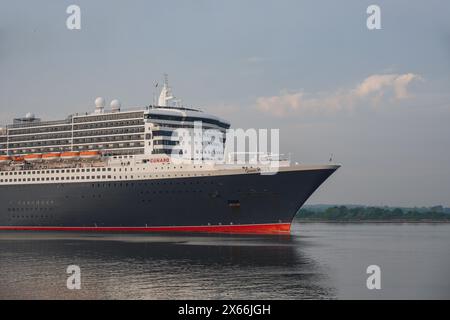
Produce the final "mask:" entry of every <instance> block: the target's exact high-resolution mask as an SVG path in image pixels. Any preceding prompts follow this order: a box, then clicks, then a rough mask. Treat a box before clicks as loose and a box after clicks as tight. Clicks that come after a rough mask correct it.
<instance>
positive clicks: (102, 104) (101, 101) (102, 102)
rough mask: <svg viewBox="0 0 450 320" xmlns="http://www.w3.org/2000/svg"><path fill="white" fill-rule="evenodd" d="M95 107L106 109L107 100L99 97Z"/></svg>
mask: <svg viewBox="0 0 450 320" xmlns="http://www.w3.org/2000/svg"><path fill="white" fill-rule="evenodd" d="M95 106H96V107H97V108H104V107H105V98H102V97H98V98H97V99H95Z"/></svg>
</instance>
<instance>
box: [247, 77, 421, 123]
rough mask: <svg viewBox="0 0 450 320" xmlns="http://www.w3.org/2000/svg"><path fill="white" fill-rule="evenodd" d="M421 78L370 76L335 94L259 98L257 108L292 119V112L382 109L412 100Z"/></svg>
mask: <svg viewBox="0 0 450 320" xmlns="http://www.w3.org/2000/svg"><path fill="white" fill-rule="evenodd" d="M419 79H421V77H420V76H418V75H416V74H413V73H407V74H375V75H371V76H369V77H367V78H366V79H364V80H363V81H362V82H361V83H359V84H358V85H356V86H355V87H354V88H353V89H350V90H342V89H341V90H337V91H335V92H332V93H317V94H314V95H312V94H307V93H305V92H303V91H299V92H288V91H287V90H284V91H282V92H281V94H280V95H277V96H272V97H260V98H258V99H257V100H256V108H257V109H258V110H260V111H262V112H265V113H270V114H272V115H275V116H280V117H282V116H289V115H290V114H293V113H306V114H323V113H335V112H339V111H351V110H353V109H354V108H356V107H363V106H368V105H369V106H370V105H372V106H375V107H376V106H379V105H381V104H382V103H383V102H386V99H388V100H389V101H390V102H396V101H400V100H404V99H407V98H410V97H411V94H410V93H409V92H408V86H409V85H410V84H411V82H413V81H415V80H419Z"/></svg>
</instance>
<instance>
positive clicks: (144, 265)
mask: <svg viewBox="0 0 450 320" xmlns="http://www.w3.org/2000/svg"><path fill="white" fill-rule="evenodd" d="M40 239H41V240H40V241H36V240H37V237H36V238H34V239H33V240H31V241H28V240H26V241H16V240H13V241H2V247H3V248H4V249H5V251H4V252H13V253H14V254H13V257H10V258H9V259H6V260H5V259H2V260H3V262H2V261H0V271H1V272H2V273H3V275H4V277H5V279H6V281H5V283H10V284H13V283H15V285H17V284H21V285H19V286H18V287H11V286H10V287H9V288H8V290H13V291H14V290H16V291H20V292H21V291H22V290H27V291H30V288H27V283H30V282H27V281H25V278H26V277H27V275H30V274H33V273H35V271H34V272H30V268H31V267H33V268H36V266H38V268H39V269H40V270H41V271H42V272H43V273H44V274H46V275H47V276H45V277H44V278H40V277H36V278H35V279H33V281H32V282H31V283H32V287H31V291H33V290H35V294H36V295H38V296H39V295H40V296H42V295H44V297H48V298H53V297H56V295H60V294H61V288H59V287H60V286H61V284H64V283H65V279H66V277H67V275H66V274H65V272H64V269H65V268H66V267H67V266H68V265H70V264H77V265H79V266H80V267H81V268H82V272H83V280H84V285H83V288H84V289H83V290H82V291H81V292H79V293H73V292H65V291H64V290H63V293H62V294H63V295H67V298H80V297H81V298H88V299H89V298H95V299H98V298H105V297H108V298H125V299H127V298H149V299H167V298H174V299H198V298H203V299H205V298H218V299H228V298H236V299H240V298H244V299H248V298H268V299H269V298H272V299H273V298H327V297H329V295H330V294H331V291H330V289H329V288H327V286H326V283H325V282H324V281H323V280H324V274H322V273H321V272H320V266H318V265H317V263H316V262H315V261H314V260H312V259H310V258H308V257H307V256H306V255H304V254H303V252H302V251H301V250H299V248H298V243H297V240H296V239H294V238H292V237H280V238H264V237H252V236H248V237H247V236H245V237H235V236H225V237H224V236H218V237H198V236H192V237H180V236H164V237H163V236H161V237H160V236H155V237H148V235H146V236H145V237H140V236H139V235H136V236H126V237H125V236H123V237H122V236H107V235H105V236H102V237H88V236H79V235H74V236H73V237H70V236H69V237H67V236H66V237H65V240H63V239H51V238H48V239H46V237H45V236H44V237H40ZM55 240H57V241H55ZM7 261H9V262H7ZM10 266H14V268H12V269H10ZM18 275H19V276H18ZM17 278H20V279H22V278H23V280H24V281H21V280H18V279H17ZM8 279H9V280H8ZM22 283H23V285H22ZM54 284H58V285H59V287H58V286H56V287H54ZM1 286H2V285H1V284H0V297H1V296H2V295H3V294H2V291H4V290H2V288H1ZM28 286H30V284H28ZM58 288H59V289H58ZM3 289H5V288H3Z"/></svg>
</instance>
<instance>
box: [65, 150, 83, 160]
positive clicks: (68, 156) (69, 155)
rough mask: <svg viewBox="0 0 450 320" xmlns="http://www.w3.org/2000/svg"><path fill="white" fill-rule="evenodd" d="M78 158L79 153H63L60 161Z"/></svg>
mask: <svg viewBox="0 0 450 320" xmlns="http://www.w3.org/2000/svg"><path fill="white" fill-rule="evenodd" d="M79 158H80V153H79V152H74V151H72V152H63V153H61V159H62V160H78V159H79Z"/></svg>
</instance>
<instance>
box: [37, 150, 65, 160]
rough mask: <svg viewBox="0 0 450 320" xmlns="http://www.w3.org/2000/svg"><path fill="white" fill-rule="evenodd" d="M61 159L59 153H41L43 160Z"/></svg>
mask: <svg viewBox="0 0 450 320" xmlns="http://www.w3.org/2000/svg"><path fill="white" fill-rule="evenodd" d="M59 159H61V153H56V152H55V153H46V154H44V155H42V160H44V161H57V160H59Z"/></svg>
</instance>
